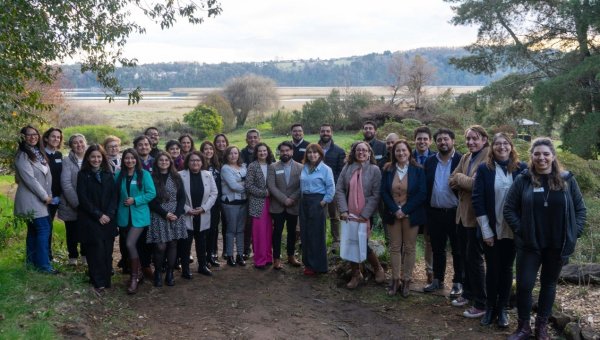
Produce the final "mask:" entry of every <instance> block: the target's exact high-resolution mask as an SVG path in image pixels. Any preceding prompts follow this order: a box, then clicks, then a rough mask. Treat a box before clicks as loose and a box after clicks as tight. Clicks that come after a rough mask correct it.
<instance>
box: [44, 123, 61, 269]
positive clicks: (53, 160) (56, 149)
mask: <svg viewBox="0 0 600 340" xmlns="http://www.w3.org/2000/svg"><path fill="white" fill-rule="evenodd" d="M42 142H43V145H44V151H45V153H46V157H47V158H48V166H49V167H50V173H51V174H52V202H50V204H48V218H49V223H50V237H49V238H48V256H49V258H50V262H52V260H53V259H54V258H53V256H52V230H53V229H54V228H53V224H54V217H55V216H56V212H57V211H58V204H59V203H60V195H61V194H62V188H61V186H60V174H61V173H62V157H63V156H62V153H61V152H60V148H61V146H62V142H63V133H62V130H61V129H58V128H54V127H51V128H49V129H48V130H46V132H44V135H43V136H42Z"/></svg>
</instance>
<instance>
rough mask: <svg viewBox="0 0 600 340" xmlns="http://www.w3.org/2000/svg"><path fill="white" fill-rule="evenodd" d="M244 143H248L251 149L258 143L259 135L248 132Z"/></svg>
mask: <svg viewBox="0 0 600 340" xmlns="http://www.w3.org/2000/svg"><path fill="white" fill-rule="evenodd" d="M246 143H248V146H249V147H250V149H253V148H254V147H255V146H256V144H258V143H260V137H258V133H256V132H250V133H248V134H247V135H246Z"/></svg>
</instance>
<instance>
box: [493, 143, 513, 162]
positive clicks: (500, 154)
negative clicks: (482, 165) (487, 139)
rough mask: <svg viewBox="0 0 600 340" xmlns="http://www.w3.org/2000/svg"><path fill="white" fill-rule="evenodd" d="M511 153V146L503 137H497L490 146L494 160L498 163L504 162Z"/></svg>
mask: <svg viewBox="0 0 600 340" xmlns="http://www.w3.org/2000/svg"><path fill="white" fill-rule="evenodd" d="M511 151H512V146H511V145H510V142H509V141H508V140H506V138H503V137H497V138H496V140H495V141H494V144H492V152H493V153H494V158H495V159H497V160H499V161H506V160H508V158H509V157H510V152H511Z"/></svg>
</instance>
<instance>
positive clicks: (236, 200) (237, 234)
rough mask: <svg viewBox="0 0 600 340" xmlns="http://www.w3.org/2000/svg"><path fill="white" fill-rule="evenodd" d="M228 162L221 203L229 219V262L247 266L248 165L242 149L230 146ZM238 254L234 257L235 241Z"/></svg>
mask: <svg viewBox="0 0 600 340" xmlns="http://www.w3.org/2000/svg"><path fill="white" fill-rule="evenodd" d="M225 159H226V160H227V163H225V164H224V165H223V167H221V186H222V195H221V203H222V208H223V212H224V213H225V220H226V221H227V250H226V252H227V264H228V265H229V266H231V267H234V266H235V265H236V264H237V265H239V266H245V265H246V261H245V260H244V257H243V253H244V225H245V223H246V218H247V217H248V200H247V199H246V186H245V182H246V166H245V165H244V163H243V162H242V159H241V158H240V150H239V149H238V148H237V147H236V146H229V147H227V149H226V150H225ZM234 241H235V242H236V243H235V246H236V251H237V256H236V258H235V259H234V258H233V247H234V243H233V242H234Z"/></svg>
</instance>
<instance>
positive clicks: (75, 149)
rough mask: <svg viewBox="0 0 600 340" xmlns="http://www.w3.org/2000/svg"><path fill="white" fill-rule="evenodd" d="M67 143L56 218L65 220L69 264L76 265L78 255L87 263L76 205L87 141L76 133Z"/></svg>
mask: <svg viewBox="0 0 600 340" xmlns="http://www.w3.org/2000/svg"><path fill="white" fill-rule="evenodd" d="M67 144H68V145H69V148H70V149H71V151H70V152H69V154H68V155H67V156H66V157H65V158H63V161H62V165H63V169H62V173H61V174H60V186H61V188H62V196H61V197H60V203H59V205H58V218H60V219H61V220H63V221H64V222H65V231H66V239H67V252H68V256H69V265H76V264H77V259H78V258H79V255H81V264H83V265H85V264H87V258H86V252H85V246H84V245H83V243H81V241H80V240H79V228H80V227H79V223H78V222H77V216H78V214H77V207H79V199H78V198H77V176H78V174H79V170H80V169H81V164H83V159H84V158H83V157H84V156H85V150H86V149H87V141H86V139H85V136H84V135H82V134H80V133H76V134H74V135H72V136H70V137H69V141H68V142H67ZM77 244H80V251H79V252H78V251H77Z"/></svg>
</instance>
